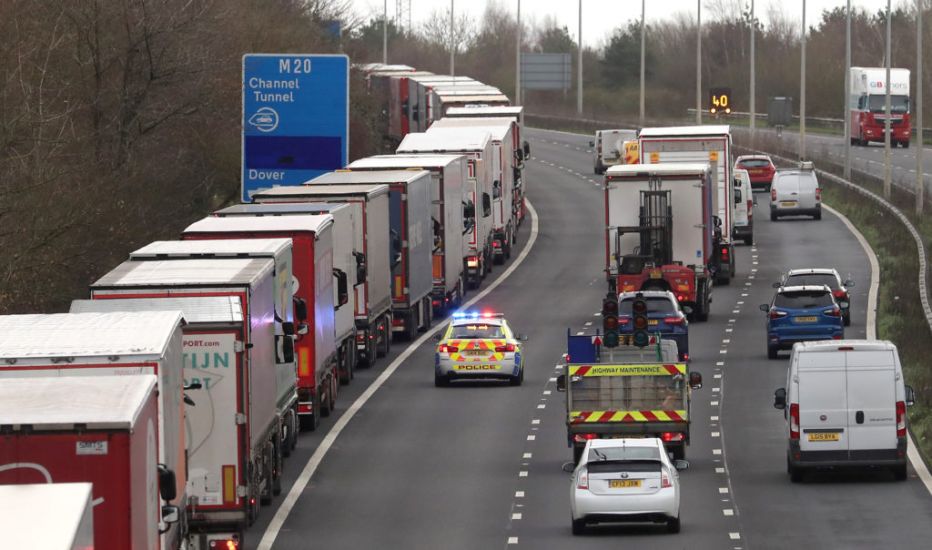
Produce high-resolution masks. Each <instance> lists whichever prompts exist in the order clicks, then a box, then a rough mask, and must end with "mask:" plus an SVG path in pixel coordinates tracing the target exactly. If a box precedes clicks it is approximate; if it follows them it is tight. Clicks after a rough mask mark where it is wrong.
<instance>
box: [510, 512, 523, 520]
mask: <svg viewBox="0 0 932 550" xmlns="http://www.w3.org/2000/svg"><path fill="white" fill-rule="evenodd" d="M511 519H521V512H515V513H513V514H511Z"/></svg>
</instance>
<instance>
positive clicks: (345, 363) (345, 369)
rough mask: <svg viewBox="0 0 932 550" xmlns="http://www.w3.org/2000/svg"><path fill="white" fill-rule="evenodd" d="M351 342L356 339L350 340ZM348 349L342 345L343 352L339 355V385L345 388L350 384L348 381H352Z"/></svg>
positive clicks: (347, 345) (347, 346)
mask: <svg viewBox="0 0 932 550" xmlns="http://www.w3.org/2000/svg"><path fill="white" fill-rule="evenodd" d="M351 341H352V342H355V341H356V338H352V339H351ZM350 349H351V346H350V345H349V344H344V345H343V352H342V353H341V354H340V368H339V369H338V370H339V371H340V385H341V386H346V385H347V384H349V383H350V380H352V379H353V365H352V363H351V362H350Z"/></svg>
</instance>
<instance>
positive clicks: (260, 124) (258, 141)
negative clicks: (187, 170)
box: [242, 54, 349, 202]
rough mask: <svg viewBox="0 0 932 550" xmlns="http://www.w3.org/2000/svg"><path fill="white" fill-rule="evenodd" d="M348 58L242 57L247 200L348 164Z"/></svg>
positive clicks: (317, 56)
mask: <svg viewBox="0 0 932 550" xmlns="http://www.w3.org/2000/svg"><path fill="white" fill-rule="evenodd" d="M348 155H349V58H348V57H347V56H345V55H300V54H296V55H292V54H246V55H244V56H243V175H242V190H243V201H244V202H250V200H251V199H250V195H251V194H252V193H254V192H256V191H257V190H259V189H268V188H270V187H272V186H275V185H300V184H302V183H304V182H305V181H307V180H309V179H312V178H314V177H316V176H319V175H320V174H323V173H324V172H329V171H331V170H336V169H339V168H343V167H344V166H346V161H347V157H348Z"/></svg>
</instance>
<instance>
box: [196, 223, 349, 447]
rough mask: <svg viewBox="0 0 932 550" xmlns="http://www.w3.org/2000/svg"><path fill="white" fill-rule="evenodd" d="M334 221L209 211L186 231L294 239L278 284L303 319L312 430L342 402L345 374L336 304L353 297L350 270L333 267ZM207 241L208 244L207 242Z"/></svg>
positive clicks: (201, 236)
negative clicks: (222, 215) (339, 353)
mask: <svg viewBox="0 0 932 550" xmlns="http://www.w3.org/2000/svg"><path fill="white" fill-rule="evenodd" d="M332 227H333V220H332V218H331V217H330V216H329V215H323V216H290V217H288V218H256V217H241V218H218V217H215V216H208V217H206V218H204V219H202V220H200V221H197V222H194V223H193V224H191V225H189V226H188V227H187V228H185V230H184V232H183V233H182V238H183V239H185V240H186V241H204V240H209V241H211V242H215V243H216V242H222V241H224V240H228V239H234V240H240V239H243V240H245V241H246V242H249V241H255V240H257V239H258V240H259V241H260V242H262V241H265V240H266V239H274V240H278V239H281V238H285V239H287V240H290V241H291V243H292V255H293V256H294V265H293V270H292V271H291V272H289V273H288V280H287V281H286V282H285V284H276V290H275V296H276V299H277V300H278V301H281V302H285V301H288V302H290V301H291V300H294V303H295V309H296V311H297V312H298V314H299V315H297V317H298V323H297V324H295V325H294V327H295V329H296V331H295V332H296V334H295V335H294V339H295V362H296V363H297V376H298V405H297V411H298V419H299V421H300V424H301V427H302V428H304V429H310V430H313V429H316V428H317V426H318V425H319V424H320V417H321V416H329V415H330V412H331V411H332V410H333V409H334V407H335V406H336V399H337V393H338V390H337V388H338V386H339V375H338V373H337V362H338V356H337V349H336V342H335V340H334V305H335V304H340V305H342V304H345V303H346V302H347V301H348V299H349V298H348V296H347V294H348V292H349V291H348V286H347V276H346V273H344V272H342V271H339V270H335V269H334V268H333V230H332ZM217 239H220V241H217ZM201 246H206V245H205V244H204V243H203V242H202V244H201ZM214 246H217V245H216V244H215V245H214ZM192 250H194V249H192ZM334 289H336V296H334ZM289 311H290V310H289ZM283 319H287V320H288V321H290V320H291V318H284V317H283ZM292 374H294V373H293V372H292Z"/></svg>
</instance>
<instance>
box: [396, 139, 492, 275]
mask: <svg viewBox="0 0 932 550" xmlns="http://www.w3.org/2000/svg"><path fill="white" fill-rule="evenodd" d="M395 152H396V153H397V154H399V155H419V154H455V155H464V156H465V157H466V162H467V164H466V188H465V190H464V192H463V200H464V201H466V203H467V206H466V210H465V212H466V214H465V215H464V217H465V218H467V219H468V218H474V219H475V220H476V223H475V224H473V227H472V230H471V231H469V232H467V234H466V239H465V241H464V243H463V257H464V258H465V261H466V282H467V285H468V286H469V287H471V288H479V285H480V284H481V283H482V279H484V278H485V275H486V273H491V272H492V192H493V191H492V190H493V187H494V181H493V177H492V136H491V135H489V133H488V132H470V131H464V130H463V129H460V128H437V129H436V130H434V131H432V132H431V133H430V135H428V134H426V133H413V134H408V135H407V136H405V138H404V140H402V142H401V145H399V146H398V150H397V151H395ZM470 214H471V215H470Z"/></svg>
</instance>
